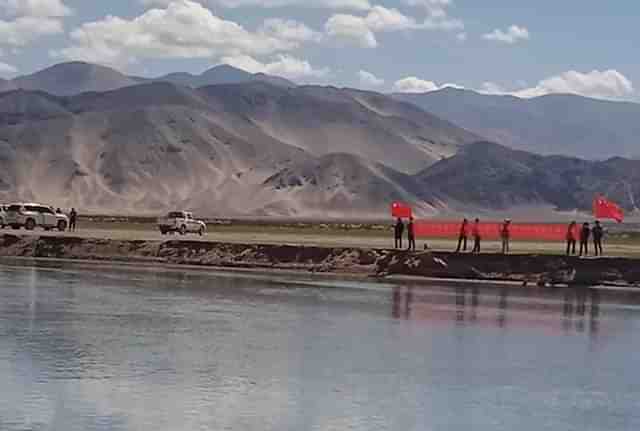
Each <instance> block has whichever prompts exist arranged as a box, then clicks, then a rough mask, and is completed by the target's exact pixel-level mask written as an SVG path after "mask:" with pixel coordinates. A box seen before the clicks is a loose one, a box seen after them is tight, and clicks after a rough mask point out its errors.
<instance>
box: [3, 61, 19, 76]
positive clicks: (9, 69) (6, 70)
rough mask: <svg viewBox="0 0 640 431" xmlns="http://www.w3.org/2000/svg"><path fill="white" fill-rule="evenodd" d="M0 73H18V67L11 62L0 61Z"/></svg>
mask: <svg viewBox="0 0 640 431" xmlns="http://www.w3.org/2000/svg"><path fill="white" fill-rule="evenodd" d="M0 73H1V74H3V75H14V74H16V73H18V69H16V67H15V66H12V65H11V64H7V63H3V62H0Z"/></svg>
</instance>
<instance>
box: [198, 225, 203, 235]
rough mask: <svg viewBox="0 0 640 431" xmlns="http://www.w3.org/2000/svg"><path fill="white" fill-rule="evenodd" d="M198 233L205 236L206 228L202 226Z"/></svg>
mask: <svg viewBox="0 0 640 431" xmlns="http://www.w3.org/2000/svg"><path fill="white" fill-rule="evenodd" d="M198 235H200V236H203V235H204V228H203V227H201V228H200V230H199V231H198Z"/></svg>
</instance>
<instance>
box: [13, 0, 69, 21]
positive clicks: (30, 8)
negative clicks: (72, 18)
mask: <svg viewBox="0 0 640 431" xmlns="http://www.w3.org/2000/svg"><path fill="white" fill-rule="evenodd" d="M0 9H1V10H4V11H5V13H7V14H9V15H11V16H16V17H24V16H30V17H48V18H52V17H63V16H68V15H71V14H72V10H71V8H69V7H68V6H66V5H65V4H64V3H63V2H62V0H0Z"/></svg>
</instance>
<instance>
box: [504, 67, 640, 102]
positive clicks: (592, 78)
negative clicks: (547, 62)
mask: <svg viewBox="0 0 640 431" xmlns="http://www.w3.org/2000/svg"><path fill="white" fill-rule="evenodd" d="M634 92H635V90H634V88H633V83H632V82H631V81H630V80H629V79H628V78H627V77H626V76H624V75H623V74H621V73H620V72H618V71H616V70H611V69H610V70H605V71H599V70H593V71H591V72H588V73H580V72H576V71H574V70H571V71H569V72H565V73H563V74H561V75H558V76H553V77H551V78H547V79H544V80H542V81H540V82H539V83H538V85H537V86H535V87H533V88H527V89H525V90H520V91H517V92H516V93H514V94H515V95H516V96H519V97H536V96H543V95H545V94H552V93H569V94H579V95H581V96H587V97H596V98H602V99H623V98H625V97H629V96H631V95H633V94H634Z"/></svg>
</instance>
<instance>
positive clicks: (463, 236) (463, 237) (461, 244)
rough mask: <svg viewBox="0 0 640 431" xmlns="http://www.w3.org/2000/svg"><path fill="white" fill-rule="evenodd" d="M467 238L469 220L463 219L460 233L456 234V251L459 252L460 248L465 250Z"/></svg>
mask: <svg viewBox="0 0 640 431" xmlns="http://www.w3.org/2000/svg"><path fill="white" fill-rule="evenodd" d="M468 238H469V220H467V219H464V220H463V221H462V226H460V235H459V236H458V248H457V249H456V253H460V250H463V251H467V240H468Z"/></svg>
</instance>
